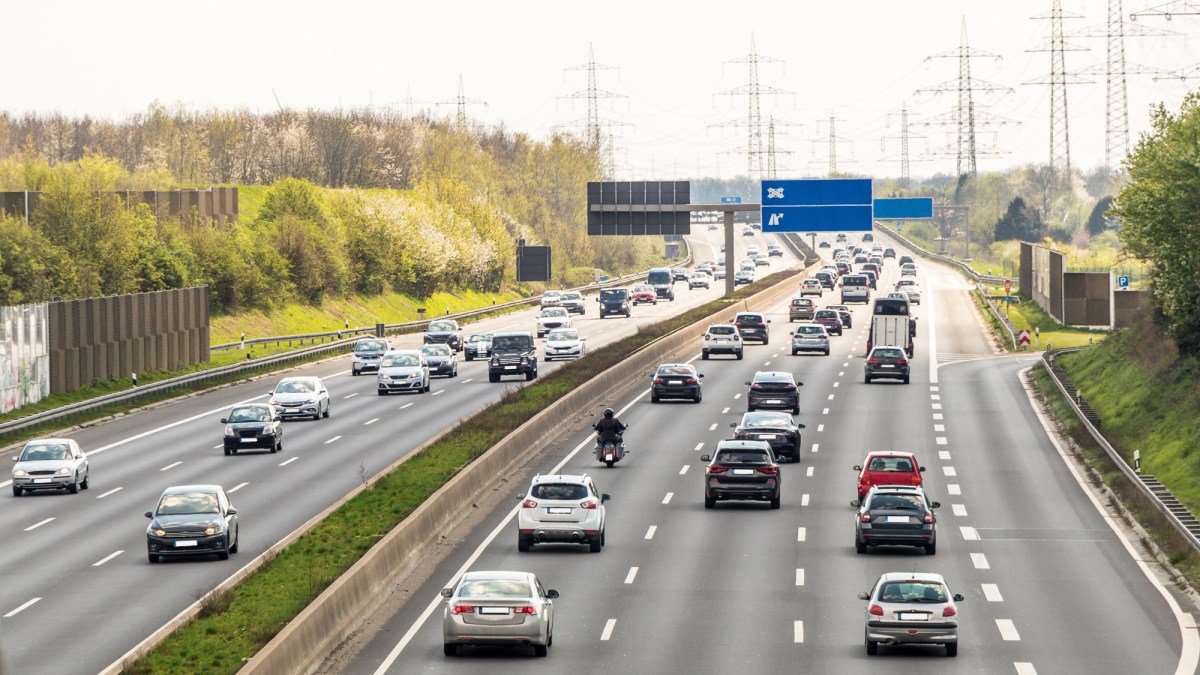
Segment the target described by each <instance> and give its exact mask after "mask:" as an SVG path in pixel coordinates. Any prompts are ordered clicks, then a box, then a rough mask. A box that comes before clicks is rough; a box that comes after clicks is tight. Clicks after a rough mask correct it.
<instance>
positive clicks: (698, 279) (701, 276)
mask: <svg viewBox="0 0 1200 675" xmlns="http://www.w3.org/2000/svg"><path fill="white" fill-rule="evenodd" d="M701 287H703V288H708V275H707V274H705V273H704V272H694V273H692V276H690V277H688V288H689V289H691V288H701Z"/></svg>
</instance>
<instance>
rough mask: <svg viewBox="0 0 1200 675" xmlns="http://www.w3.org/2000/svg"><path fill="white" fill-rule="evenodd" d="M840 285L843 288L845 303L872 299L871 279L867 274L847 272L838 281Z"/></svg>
mask: <svg viewBox="0 0 1200 675" xmlns="http://www.w3.org/2000/svg"><path fill="white" fill-rule="evenodd" d="M847 267H848V266H847ZM839 269H840V266H839ZM838 285H839V286H841V289H842V304H843V305H844V304H846V303H849V302H863V303H867V302H870V301H871V281H870V279H868V278H867V275H865V274H846V275H845V276H843V277H842V278H841V279H840V280H839V281H838Z"/></svg>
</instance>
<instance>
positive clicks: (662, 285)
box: [646, 267, 687, 302]
mask: <svg viewBox="0 0 1200 675" xmlns="http://www.w3.org/2000/svg"><path fill="white" fill-rule="evenodd" d="M684 278H685V279H686V278H687V277H684ZM646 283H648V284H650V285H651V286H653V287H654V293H655V294H656V295H657V296H658V297H659V298H660V299H663V300H670V301H671V302H674V301H675V274H674V273H673V272H671V270H670V269H668V268H666V267H658V268H655V269H652V270H650V272H649V273H648V274H647V275H646Z"/></svg>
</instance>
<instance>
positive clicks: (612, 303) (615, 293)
mask: <svg viewBox="0 0 1200 675" xmlns="http://www.w3.org/2000/svg"><path fill="white" fill-rule="evenodd" d="M596 302H598V303H600V318H601V319H603V318H604V317H606V316H608V315H609V314H620V315H622V316H624V317H626V318H628V317H629V314H630V306H629V305H630V301H629V289H627V288H605V289H603V290H601V291H600V295H599V296H598V297H597V298H596Z"/></svg>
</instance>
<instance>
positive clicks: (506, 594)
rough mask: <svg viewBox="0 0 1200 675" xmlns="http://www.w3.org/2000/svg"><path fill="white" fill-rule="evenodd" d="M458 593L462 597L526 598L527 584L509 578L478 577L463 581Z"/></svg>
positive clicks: (527, 593)
mask: <svg viewBox="0 0 1200 675" xmlns="http://www.w3.org/2000/svg"><path fill="white" fill-rule="evenodd" d="M458 595H459V596H460V597H464V598H491V597H501V598H528V597H529V595H530V592H529V584H527V583H526V582H524V581H516V580H511V579H478V580H474V581H464V582H463V585H462V588H460V589H458Z"/></svg>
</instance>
